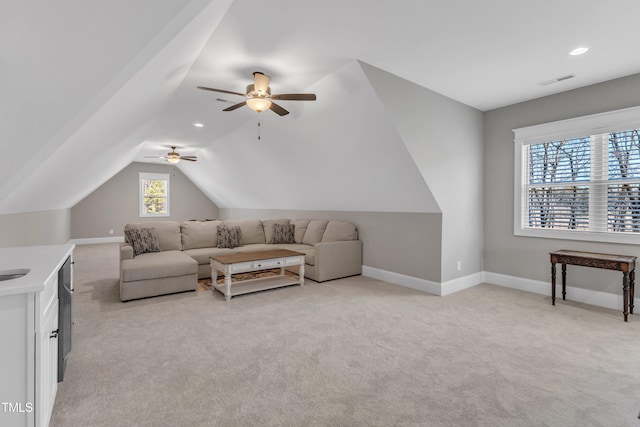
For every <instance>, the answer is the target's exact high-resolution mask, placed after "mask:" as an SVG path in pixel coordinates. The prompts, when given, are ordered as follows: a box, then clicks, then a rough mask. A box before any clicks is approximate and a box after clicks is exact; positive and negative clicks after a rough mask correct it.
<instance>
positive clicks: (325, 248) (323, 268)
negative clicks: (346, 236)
mask: <svg viewBox="0 0 640 427" xmlns="http://www.w3.org/2000/svg"><path fill="white" fill-rule="evenodd" d="M313 247H314V257H315V262H314V264H315V265H314V268H315V269H317V271H318V275H317V277H318V281H319V282H324V281H325V280H332V279H338V278H340V277H347V276H355V275H357V274H362V241H361V240H344V241H338V242H320V243H316V244H315V245H314V246H313Z"/></svg>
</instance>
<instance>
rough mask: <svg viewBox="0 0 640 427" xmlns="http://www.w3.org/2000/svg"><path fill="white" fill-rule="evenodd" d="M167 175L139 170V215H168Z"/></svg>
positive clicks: (168, 186)
mask: <svg viewBox="0 0 640 427" xmlns="http://www.w3.org/2000/svg"><path fill="white" fill-rule="evenodd" d="M169 177H170V175H169V174H167V173H148V172H140V216H142V217H157V216H169V205H170V204H169V188H170V185H169Z"/></svg>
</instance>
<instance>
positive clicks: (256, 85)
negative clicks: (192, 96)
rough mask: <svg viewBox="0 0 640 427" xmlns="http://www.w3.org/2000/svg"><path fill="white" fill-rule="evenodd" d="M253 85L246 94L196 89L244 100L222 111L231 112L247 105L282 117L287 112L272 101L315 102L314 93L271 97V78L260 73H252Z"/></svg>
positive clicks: (254, 109) (206, 88) (199, 87)
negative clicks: (240, 97) (226, 94)
mask: <svg viewBox="0 0 640 427" xmlns="http://www.w3.org/2000/svg"><path fill="white" fill-rule="evenodd" d="M253 79H254V82H253V84H250V85H248V86H247V93H240V92H233V91H229V90H222V89H213V88H210V87H205V86H198V89H202V90H210V91H213V92H222V93H230V94H232V95H239V96H243V97H245V98H246V100H245V101H242V102H240V103H238V104H235V105H232V106H231V107H228V108H225V109H224V110H222V111H233V110H235V109H238V108H240V107H242V106H244V105H247V106H248V107H249V108H251V109H252V110H253V111H257V112H258V113H261V112H263V111H264V110H271V111H273V112H274V113H276V114H278V115H280V116H284V115H286V114H289V112H288V111H287V110H285V109H284V108H282V107H281V106H279V105H278V104H276V103H275V102H273V100H274V99H280V100H283V101H315V100H316V95H315V94H314V93H289V94H280V95H272V94H271V88H270V87H269V82H270V81H271V77H269V76H267V75H265V74H264V73H261V72H260V71H256V72H254V73H253Z"/></svg>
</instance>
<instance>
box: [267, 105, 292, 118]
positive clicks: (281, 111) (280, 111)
mask: <svg viewBox="0 0 640 427" xmlns="http://www.w3.org/2000/svg"><path fill="white" fill-rule="evenodd" d="M269 109H270V110H271V111H273V112H274V113H276V114H277V115H279V116H286V115H287V114H289V112H288V111H287V110H285V109H284V108H282V107H281V106H279V105H278V104H276V103H275V102H272V103H271V107H269Z"/></svg>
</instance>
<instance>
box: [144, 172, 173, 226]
mask: <svg viewBox="0 0 640 427" xmlns="http://www.w3.org/2000/svg"><path fill="white" fill-rule="evenodd" d="M145 180H156V181H165V182H166V184H165V197H164V198H165V200H166V202H165V207H166V212H163V213H153V212H147V210H146V208H145V205H144V181H145ZM138 189H139V195H138V199H139V201H138V204H139V207H140V217H141V218H166V217H169V216H171V203H170V202H171V197H170V196H171V174H168V173H153V172H139V173H138Z"/></svg>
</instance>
